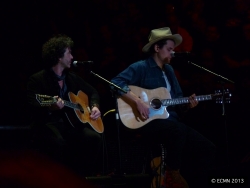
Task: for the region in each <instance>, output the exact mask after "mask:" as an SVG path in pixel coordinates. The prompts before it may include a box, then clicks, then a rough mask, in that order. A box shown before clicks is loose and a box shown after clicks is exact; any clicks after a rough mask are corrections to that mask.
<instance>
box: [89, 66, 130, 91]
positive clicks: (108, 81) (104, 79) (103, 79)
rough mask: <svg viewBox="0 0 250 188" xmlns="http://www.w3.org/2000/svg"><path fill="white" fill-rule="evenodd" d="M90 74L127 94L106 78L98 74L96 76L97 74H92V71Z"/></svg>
mask: <svg viewBox="0 0 250 188" xmlns="http://www.w3.org/2000/svg"><path fill="white" fill-rule="evenodd" d="M90 73H91V74H93V75H94V76H97V77H99V78H101V79H102V80H104V81H105V82H107V83H109V84H110V85H112V86H114V87H115V88H117V89H119V90H121V91H123V92H124V93H127V92H126V91H125V90H124V89H122V88H120V87H119V86H117V85H115V84H113V83H112V82H110V81H108V80H106V79H105V78H103V77H101V76H99V75H98V74H96V73H94V72H92V71H90Z"/></svg>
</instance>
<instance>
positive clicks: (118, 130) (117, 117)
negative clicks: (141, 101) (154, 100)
mask: <svg viewBox="0 0 250 188" xmlns="http://www.w3.org/2000/svg"><path fill="white" fill-rule="evenodd" d="M90 73H91V74H93V75H94V76H96V77H98V78H100V79H102V80H103V81H105V82H107V83H108V84H110V85H112V86H114V88H113V89H112V90H113V91H114V92H115V93H117V91H118V90H120V91H122V92H124V93H127V92H126V91H125V90H123V89H122V88H120V87H119V86H117V85H115V84H113V83H112V82H110V81H108V80H106V79H105V78H103V77H101V76H99V75H98V74H96V73H94V72H92V71H90ZM116 95H117V94H116ZM115 111H116V115H115V116H116V125H117V132H118V134H117V135H118V152H119V154H118V155H119V169H118V174H115V175H118V177H122V161H121V159H122V155H121V142H120V121H119V114H118V105H117V101H116V109H115Z"/></svg>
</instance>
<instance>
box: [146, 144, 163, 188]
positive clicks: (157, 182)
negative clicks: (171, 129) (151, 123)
mask: <svg viewBox="0 0 250 188" xmlns="http://www.w3.org/2000/svg"><path fill="white" fill-rule="evenodd" d="M160 147H161V154H160V156H156V157H154V158H153V159H152V160H151V162H150V166H151V169H152V172H153V178H152V182H151V188H161V187H162V185H163V184H164V175H165V171H166V164H165V159H166V154H167V151H166V148H165V146H164V144H160Z"/></svg>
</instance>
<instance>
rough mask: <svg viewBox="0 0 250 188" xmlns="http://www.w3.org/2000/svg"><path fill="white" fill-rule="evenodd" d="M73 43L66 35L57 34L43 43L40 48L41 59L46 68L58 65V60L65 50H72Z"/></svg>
mask: <svg viewBox="0 0 250 188" xmlns="http://www.w3.org/2000/svg"><path fill="white" fill-rule="evenodd" d="M73 45H74V42H73V41H72V39H71V38H70V37H68V36H66V35H63V34H59V35H57V36H54V37H52V38H51V39H49V40H48V41H47V42H45V43H44V45H43V47H42V58H43V60H44V63H45V67H46V68H50V67H52V66H54V65H56V64H57V63H58V59H59V58H61V57H63V55H64V53H65V51H66V49H67V48H72V47H73Z"/></svg>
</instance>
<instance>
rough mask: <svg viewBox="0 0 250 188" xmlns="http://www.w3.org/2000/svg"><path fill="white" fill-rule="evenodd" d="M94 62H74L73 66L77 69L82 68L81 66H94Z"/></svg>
mask: <svg viewBox="0 0 250 188" xmlns="http://www.w3.org/2000/svg"><path fill="white" fill-rule="evenodd" d="M93 63H94V62H93V61H73V65H74V66H75V67H78V66H81V65H91V64H93Z"/></svg>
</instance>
